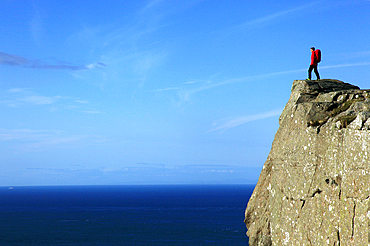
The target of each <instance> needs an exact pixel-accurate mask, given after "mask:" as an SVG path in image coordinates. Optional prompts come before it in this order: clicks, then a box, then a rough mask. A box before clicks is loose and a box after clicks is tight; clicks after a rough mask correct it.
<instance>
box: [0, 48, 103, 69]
mask: <svg viewBox="0 0 370 246" xmlns="http://www.w3.org/2000/svg"><path fill="white" fill-rule="evenodd" d="M0 65H5V66H18V67H25V68H34V69H56V70H73V71H78V70H91V69H94V68H102V67H104V66H105V64H104V63H101V62H97V63H92V64H87V65H70V64H68V63H65V62H60V61H59V62H57V63H56V64H52V63H50V62H44V61H39V60H35V59H28V58H25V57H22V56H17V55H12V54H8V53H4V52H0Z"/></svg>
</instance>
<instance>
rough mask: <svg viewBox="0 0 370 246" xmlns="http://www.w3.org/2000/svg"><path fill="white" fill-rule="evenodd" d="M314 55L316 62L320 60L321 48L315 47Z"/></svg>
mask: <svg viewBox="0 0 370 246" xmlns="http://www.w3.org/2000/svg"><path fill="white" fill-rule="evenodd" d="M315 55H316V62H317V63H319V62H321V50H319V49H316V50H315Z"/></svg>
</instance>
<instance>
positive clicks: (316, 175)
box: [245, 80, 370, 246]
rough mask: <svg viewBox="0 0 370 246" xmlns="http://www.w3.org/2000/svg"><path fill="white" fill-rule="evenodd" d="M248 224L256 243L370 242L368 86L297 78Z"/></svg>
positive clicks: (247, 217)
mask: <svg viewBox="0 0 370 246" xmlns="http://www.w3.org/2000/svg"><path fill="white" fill-rule="evenodd" d="M279 123H280V127H279V130H278V131H277V133H276V135H275V139H274V141H273V144H272V149H271V152H270V154H269V156H268V158H267V160H266V163H265V164H264V167H263V169H262V172H261V174H260V177H259V180H258V183H257V186H256V188H255V190H254V192H253V194H252V197H251V198H250V201H249V203H248V206H247V209H246V212H245V223H246V225H247V228H248V232H247V235H248V236H249V243H250V245H251V246H253V245H342V246H343V245H370V230H369V227H370V198H369V195H370V90H360V89H359V88H358V87H356V86H353V85H350V84H346V83H343V82H341V81H337V80H320V81H319V82H316V81H305V80H296V81H294V82H293V86H292V94H291V96H290V99H289V101H288V103H287V105H286V106H285V109H284V111H283V113H282V114H281V116H280V119H279Z"/></svg>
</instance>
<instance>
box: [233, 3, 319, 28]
mask: <svg viewBox="0 0 370 246" xmlns="http://www.w3.org/2000/svg"><path fill="white" fill-rule="evenodd" d="M317 3H318V2H313V3H310V4H306V5H303V6H299V7H296V8H291V9H287V10H283V11H280V12H277V13H274V14H271V15H267V16H263V17H260V18H257V19H254V20H249V21H247V22H245V23H242V24H240V25H237V26H234V27H233V28H232V30H240V29H244V28H252V27H257V26H258V25H262V24H267V23H269V22H271V21H273V20H275V19H277V18H279V17H282V16H286V15H288V14H291V13H294V12H298V11H300V10H304V9H307V8H309V7H312V6H313V5H316V4H317Z"/></svg>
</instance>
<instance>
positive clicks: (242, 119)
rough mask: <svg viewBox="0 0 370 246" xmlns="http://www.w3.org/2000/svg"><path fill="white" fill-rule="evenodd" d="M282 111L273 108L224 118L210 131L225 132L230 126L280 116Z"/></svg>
mask: <svg viewBox="0 0 370 246" xmlns="http://www.w3.org/2000/svg"><path fill="white" fill-rule="evenodd" d="M281 112H282V109H276V110H271V111H268V112H264V113H261V114H255V115H246V116H239V117H236V118H233V119H222V120H219V121H217V122H215V123H214V124H213V125H214V127H213V128H212V129H211V130H209V131H208V132H214V131H220V134H222V133H223V132H225V131H226V130H228V129H230V128H233V127H237V126H240V125H243V124H245V123H248V122H251V121H256V120H262V119H266V118H270V117H274V116H278V115H280V114H281Z"/></svg>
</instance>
